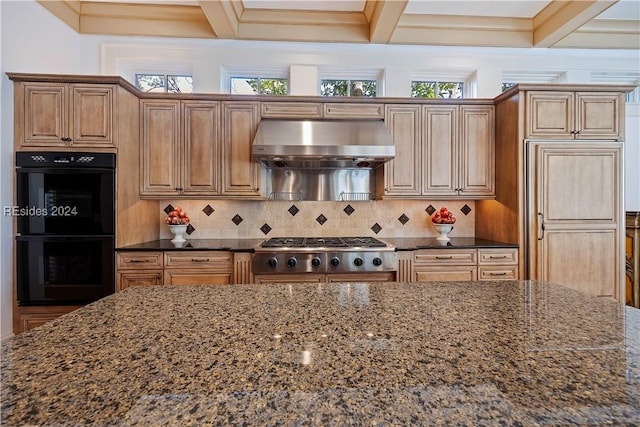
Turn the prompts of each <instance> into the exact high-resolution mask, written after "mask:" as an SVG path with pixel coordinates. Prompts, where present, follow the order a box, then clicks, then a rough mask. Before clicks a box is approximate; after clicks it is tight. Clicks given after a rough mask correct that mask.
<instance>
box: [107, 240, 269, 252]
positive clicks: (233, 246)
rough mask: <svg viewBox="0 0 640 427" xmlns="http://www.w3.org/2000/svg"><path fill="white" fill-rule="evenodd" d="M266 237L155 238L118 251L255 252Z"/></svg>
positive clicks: (120, 248) (123, 247)
mask: <svg viewBox="0 0 640 427" xmlns="http://www.w3.org/2000/svg"><path fill="white" fill-rule="evenodd" d="M262 242H264V239H187V241H186V242H183V243H171V240H170V239H160V240H153V241H150V242H144V243H138V244H136V245H129V246H122V247H119V248H116V251H123V252H124V251H171V250H180V249H184V250H191V251H231V252H253V250H254V248H255V247H256V246H258V245H260V243H262Z"/></svg>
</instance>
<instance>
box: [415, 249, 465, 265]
mask: <svg viewBox="0 0 640 427" xmlns="http://www.w3.org/2000/svg"><path fill="white" fill-rule="evenodd" d="M476 255H477V251H476V250H475V249H422V250H419V251H418V252H417V253H416V258H415V264H416V266H418V265H421V264H422V265H476Z"/></svg>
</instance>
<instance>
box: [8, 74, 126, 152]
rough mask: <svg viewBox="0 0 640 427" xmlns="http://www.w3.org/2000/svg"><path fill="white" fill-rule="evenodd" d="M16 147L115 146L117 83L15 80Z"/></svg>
mask: <svg viewBox="0 0 640 427" xmlns="http://www.w3.org/2000/svg"><path fill="white" fill-rule="evenodd" d="M14 94H15V103H14V105H15V106H16V110H15V113H14V117H15V133H16V135H15V136H16V138H15V141H16V147H17V148H28V147H41V148H56V149H61V150H64V149H78V148H83V149H96V148H98V149H100V148H115V147H116V137H115V134H116V133H115V132H114V117H115V109H116V96H115V94H116V86H115V85H111V84H80V83H43V82H16V83H15V86H14Z"/></svg>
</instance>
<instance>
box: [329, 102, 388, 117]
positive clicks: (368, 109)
mask: <svg viewBox="0 0 640 427" xmlns="http://www.w3.org/2000/svg"><path fill="white" fill-rule="evenodd" d="M324 117H325V118H331V119H384V105H383V104H343V103H326V104H324Z"/></svg>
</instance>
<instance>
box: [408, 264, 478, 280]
mask: <svg viewBox="0 0 640 427" xmlns="http://www.w3.org/2000/svg"><path fill="white" fill-rule="evenodd" d="M475 280H478V268H477V267H476V266H475V265H473V266H471V265H469V266H462V265H460V266H451V267H429V268H425V269H424V270H420V271H416V282H458V281H462V282H466V281H475Z"/></svg>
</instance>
